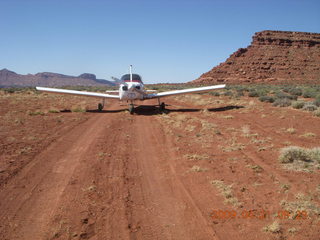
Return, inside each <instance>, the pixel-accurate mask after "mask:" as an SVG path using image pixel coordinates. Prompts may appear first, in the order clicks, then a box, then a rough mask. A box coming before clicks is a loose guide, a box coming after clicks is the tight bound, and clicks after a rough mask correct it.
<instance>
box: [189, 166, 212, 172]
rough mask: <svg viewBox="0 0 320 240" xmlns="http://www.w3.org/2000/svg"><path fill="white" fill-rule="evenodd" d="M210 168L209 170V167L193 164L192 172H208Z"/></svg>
mask: <svg viewBox="0 0 320 240" xmlns="http://www.w3.org/2000/svg"><path fill="white" fill-rule="evenodd" d="M208 170H209V169H208V168H202V167H200V166H197V165H194V166H192V168H191V169H190V171H191V172H206V171H208Z"/></svg>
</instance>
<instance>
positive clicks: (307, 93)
mask: <svg viewBox="0 0 320 240" xmlns="http://www.w3.org/2000/svg"><path fill="white" fill-rule="evenodd" d="M317 94H318V93H317V89H315V88H306V89H304V91H303V94H302V96H303V97H304V98H315V97H316V96H317Z"/></svg>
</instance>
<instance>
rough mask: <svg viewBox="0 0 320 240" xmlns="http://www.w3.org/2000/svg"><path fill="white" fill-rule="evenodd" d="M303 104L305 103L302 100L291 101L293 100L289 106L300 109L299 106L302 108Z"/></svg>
mask: <svg viewBox="0 0 320 240" xmlns="http://www.w3.org/2000/svg"><path fill="white" fill-rule="evenodd" d="M304 104H305V102H304V101H293V102H292V103H291V106H292V107H293V108H295V109H301V108H303V106H304Z"/></svg>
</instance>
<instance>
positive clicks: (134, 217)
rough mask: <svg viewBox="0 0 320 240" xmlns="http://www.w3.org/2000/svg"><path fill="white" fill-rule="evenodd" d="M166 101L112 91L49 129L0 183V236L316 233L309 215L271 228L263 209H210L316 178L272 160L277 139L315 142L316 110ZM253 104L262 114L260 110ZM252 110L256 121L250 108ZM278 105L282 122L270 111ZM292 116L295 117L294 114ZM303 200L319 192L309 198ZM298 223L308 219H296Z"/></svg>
mask: <svg viewBox="0 0 320 240" xmlns="http://www.w3.org/2000/svg"><path fill="white" fill-rule="evenodd" d="M201 98H203V99H205V100H206V99H207V98H208V97H207V96H202V97H201ZM187 100H188V99H187ZM168 103H169V105H171V106H168V108H169V111H168V112H167V114H158V110H157V109H154V108H153V107H149V108H146V109H144V108H140V109H138V111H137V114H135V115H130V114H129V113H128V112H127V111H125V108H126V107H125V106H119V104H118V103H112V104H111V105H109V106H108V107H107V110H105V111H104V112H102V113H98V112H87V113H84V114H86V116H87V119H86V120H85V121H80V122H79V123H78V124H76V125H75V126H73V127H72V128H70V129H68V130H67V131H65V132H62V133H59V135H58V136H57V137H56V138H55V139H54V140H53V141H52V142H51V143H50V144H47V146H45V147H43V149H41V150H39V151H38V152H37V153H36V154H35V156H34V157H33V158H32V160H31V161H30V162H28V163H27V164H26V165H25V166H24V167H23V168H21V170H20V171H19V172H17V173H16V174H15V175H14V176H12V177H11V178H10V179H9V180H8V181H7V183H6V184H4V185H3V186H2V187H1V191H0V199H1V203H0V219H1V224H0V239H3V240H12V239H19V240H30V239H32V240H37V239H93V240H95V239H97V240H100V239H101V240H104V239H110V240H111V239H184V240H186V239H190V240H191V239H192V240H202V239H203V240H207V239H212V240H214V239H316V236H319V235H318V234H319V229H320V228H318V227H317V226H318V225H319V219H318V218H314V217H313V216H310V219H309V220H304V221H303V220H301V221H300V222H298V221H297V220H283V221H282V222H281V221H280V222H281V227H282V230H281V232H279V233H276V234H272V233H267V232H263V231H262V230H261V229H262V228H263V227H264V226H266V225H268V224H270V223H272V222H273V220H274V219H273V216H271V214H270V216H269V217H270V219H269V220H257V219H244V218H241V219H240V218H238V219H213V218H212V210H214V209H222V210H231V209H236V211H238V213H240V212H241V211H244V210H245V209H268V210H270V211H271V212H272V213H274V212H276V211H278V210H280V209H281V204H280V202H281V200H282V199H287V200H288V201H289V200H290V201H293V200H292V199H294V196H295V194H297V193H305V194H306V193H307V192H308V191H309V192H310V190H311V189H316V188H317V184H319V172H316V173H304V172H298V173H294V174H292V173H290V172H288V171H286V170H283V169H281V167H280V166H279V164H278V163H277V160H276V157H277V154H278V150H279V148H280V147H281V146H284V144H283V143H284V142H286V141H290V142H291V143H292V144H296V145H299V144H300V145H304V146H306V147H314V146H317V143H318V140H319V137H318V136H320V130H319V129H318V128H316V127H314V123H319V120H318V119H315V118H314V117H311V116H310V117H309V116H308V115H307V113H304V112H293V110H292V112H290V111H291V110H290V111H289V113H288V112H284V111H283V110H280V111H282V112H279V113H278V112H276V111H275V110H274V109H275V108H273V107H271V106H268V105H263V104H262V103H258V104H261V106H264V107H265V108H267V109H266V110H264V109H259V108H253V107H250V106H249V105H248V103H244V104H242V105H241V104H238V105H239V107H234V106H233V105H231V104H229V103H228V106H229V107H225V108H219V106H217V107H216V108H215V109H209V111H203V109H206V108H205V107H203V106H200V107H199V106H197V105H195V104H193V103H192V101H191V102H189V103H188V101H186V99H183V98H182V99H181V98H177V99H169V100H168ZM220 105H221V104H220ZM221 106H222V107H223V106H224V105H223V104H222V105H221ZM263 111H265V112H268V113H270V115H268V116H263V115H264V112H263ZM59 114H70V113H59ZM258 115H259V116H262V117H261V121H257V119H256V118H252V116H256V117H257V116H258ZM282 116H285V118H287V121H286V122H282V121H281V122H279V120H275V119H276V118H278V117H279V119H281V117H282ZM291 116H294V118H292V117H291ZM302 118H303V119H304V124H302V123H301V122H299V119H302ZM272 119H273V120H275V121H278V122H277V129H281V127H282V128H283V129H286V128H289V127H291V126H292V128H295V129H296V131H298V132H299V134H300V131H301V134H303V133H304V132H311V131H312V132H313V133H314V134H315V136H317V137H315V138H311V139H304V138H302V137H298V134H296V135H295V136H293V135H292V134H291V135H290V134H287V133H286V131H285V130H282V131H280V130H279V132H277V133H276V131H274V129H275V128H274V126H275V125H274V124H273V123H272V122H271V120H272ZM306 123H309V124H310V125H308V124H306ZM287 124H288V125H287ZM243 125H245V126H246V128H248V126H249V128H250V131H251V134H252V133H255V134H256V135H253V134H252V136H251V135H250V138H249V137H248V136H242V135H241V134H242V132H247V131H249V130H246V131H244V130H243V131H242V132H241V133H240V132H239V131H237V129H238V130H239V129H241V127H243ZM218 128H219V129H218ZM217 129H218V130H219V131H220V132H218V130H217ZM247 134H249V133H247ZM260 136H263V137H264V138H263V139H262V138H261V139H260ZM299 136H300V135H299ZM268 137H269V138H268ZM249 139H251V140H250V141H251V142H250V141H249ZM253 140H255V142H254V141H253ZM230 141H231V142H230ZM262 145H263V146H262ZM252 166H253V167H252ZM254 166H259V169H258V171H255V170H256V168H255V167H254ZM260 168H261V170H260ZM300 179H304V180H303V181H300ZM213 180H219V181H220V182H225V183H228V185H229V184H231V185H232V189H233V194H234V195H235V197H234V198H235V199H237V201H238V202H239V204H238V203H237V202H234V204H233V205H228V204H226V202H225V201H224V200H225V199H224V197H223V194H222V195H221V194H220V193H219V190H218V189H217V188H216V187H215V186H214V185H213V184H211V181H213ZM284 183H288V184H290V191H291V192H290V193H288V192H286V193H284V192H281V191H282V188H281V186H282V185H281V184H284ZM231 185H230V186H231ZM261 186H262V187H261ZM313 194H314V196H317V197H319V196H318V195H316V193H313ZM229 200H230V199H229ZM313 201H315V204H319V199H313ZM304 226H305V227H307V226H308V227H309V228H308V229H309V230H308V231H302V229H301V227H304ZM293 227H295V228H296V229H297V232H296V234H294V235H293V234H291V235H290V234H289V233H287V229H289V228H293ZM299 229H300V230H299Z"/></svg>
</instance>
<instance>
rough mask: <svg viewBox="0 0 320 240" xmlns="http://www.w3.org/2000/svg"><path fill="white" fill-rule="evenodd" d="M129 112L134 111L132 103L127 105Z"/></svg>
mask: <svg viewBox="0 0 320 240" xmlns="http://www.w3.org/2000/svg"><path fill="white" fill-rule="evenodd" d="M129 113H130V114H133V113H134V105H133V104H130V105H129Z"/></svg>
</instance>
